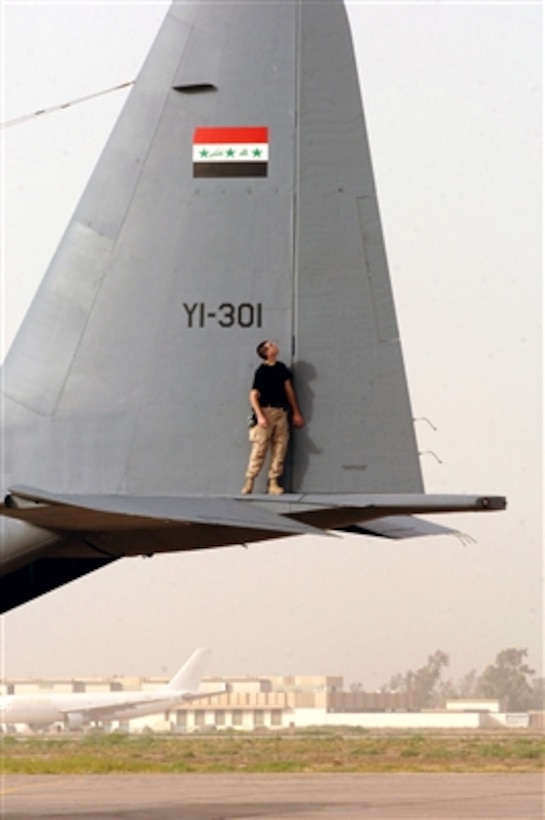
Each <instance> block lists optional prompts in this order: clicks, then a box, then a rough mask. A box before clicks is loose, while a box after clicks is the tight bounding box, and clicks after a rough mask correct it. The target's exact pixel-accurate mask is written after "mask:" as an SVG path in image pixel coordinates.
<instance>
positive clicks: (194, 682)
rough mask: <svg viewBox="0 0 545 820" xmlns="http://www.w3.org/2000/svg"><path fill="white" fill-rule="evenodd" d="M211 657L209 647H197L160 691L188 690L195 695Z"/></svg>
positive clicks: (187, 691)
mask: <svg viewBox="0 0 545 820" xmlns="http://www.w3.org/2000/svg"><path fill="white" fill-rule="evenodd" d="M209 658H210V650H209V649H196V650H195V651H194V652H193V654H192V655H191V657H190V658H188V660H187V661H186V662H185V663H184V665H183V666H182V667H181V668H180V669H179V670H178V671H177V672H176V674H175V675H174V677H173V678H172V679H171V680H170V681H169V682H168V683H167V684H166V685H165V686H162V687H161V689H160V691H161V692H165V693H167V692H168V693H170V694H172V693H174V692H186V693H188V694H193V695H195V694H196V693H197V692H198V690H199V686H200V683H201V680H202V677H203V674H204V670H205V667H206V664H207V663H208V660H209Z"/></svg>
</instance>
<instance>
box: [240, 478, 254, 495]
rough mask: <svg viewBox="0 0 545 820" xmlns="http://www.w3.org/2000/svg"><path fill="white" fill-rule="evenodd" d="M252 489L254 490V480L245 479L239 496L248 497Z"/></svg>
mask: <svg viewBox="0 0 545 820" xmlns="http://www.w3.org/2000/svg"><path fill="white" fill-rule="evenodd" d="M253 489H254V480H253V478H247V479H246V484H245V485H244V487H243V488H242V490H241V491H240V493H241V495H250V493H251V492H252V490H253Z"/></svg>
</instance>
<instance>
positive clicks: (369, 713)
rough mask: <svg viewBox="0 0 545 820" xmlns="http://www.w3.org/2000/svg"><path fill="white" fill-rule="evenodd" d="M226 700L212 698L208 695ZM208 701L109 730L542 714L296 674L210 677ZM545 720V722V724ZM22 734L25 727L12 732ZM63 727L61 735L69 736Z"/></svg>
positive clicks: (486, 724)
mask: <svg viewBox="0 0 545 820" xmlns="http://www.w3.org/2000/svg"><path fill="white" fill-rule="evenodd" d="M165 683H167V679H163V678H121V677H115V678H109V679H97V678H90V679H77V680H73V679H56V680H52V679H48V680H45V679H44V680H11V681H4V682H1V683H0V693H1V694H26V695H31V694H36V695H39V694H40V693H42V694H43V693H45V692H46V691H48V692H49V691H54V692H59V693H60V692H63V693H67V692H89V693H97V692H108V691H116V692H120V691H127V690H132V691H134V690H139V689H141V690H142V691H150V690H152V689H155V688H157V687H159V686H162V685H163V684H165ZM223 688H224V689H225V692H224V693H222V694H214V695H207V694H206V692H207V691H208V692H216V693H217V692H218V690H219V689H223ZM201 690H202V692H203V697H202V698H199V699H198V700H193V701H190V702H187V703H183V704H181V705H180V706H178V707H176V708H175V709H173V710H171V711H169V712H167V713H164V712H163V713H159V714H154V715H147V716H145V717H140V718H135V719H133V720H130V721H126V722H119V721H112V722H111V723H105V724H103V725H104V729H105V730H110V731H111V730H116V729H121V730H123V731H129V732H144V731H152V732H176V733H185V732H188V733H190V732H215V731H225V730H231V731H250V732H252V731H253V732H255V731H269V730H270V731H275V730H284V731H285V730H290V729H300V728H310V727H334V726H345V727H350V728H361V729H397V730H405V729H452V730H456V729H479V728H492V727H498V728H499V727H503V728H505V727H512V728H528V727H535V728H538V727H539V726H540V725H542V715H541V713H535V714H530V715H528V714H526V713H525V714H516V715H515V714H507V713H505V712H504V711H503V709H502V704H501V703H500V701H497V700H478V699H471V700H449V701H447V702H446V703H445V706H444V708H442V709H433V710H425V711H419V710H417V709H416V708H415V705H414V703H413V702H412V698H411V696H410V694H407V693H394V692H376V693H369V692H362V691H345V690H344V681H343V678H342V677H337V676H328V675H293V676H276V675H273V676H271V677H227V678H219V677H214V678H205V679H204V680H203V682H202V684H201ZM540 722H541V723H540ZM4 728H9V729H10V730H12V729H14V730H16V731H20V730H23V729H24V727H23V726H15V727H4ZM63 728H64V727H63V726H62V725H60V724H59V725H56V727H55V729H56V730H62V729H63Z"/></svg>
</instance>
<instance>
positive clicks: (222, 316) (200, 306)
mask: <svg viewBox="0 0 545 820" xmlns="http://www.w3.org/2000/svg"><path fill="white" fill-rule="evenodd" d="M183 306H184V310H185V314H186V320H187V327H188V328H189V329H193V328H200V327H206V326H207V325H208V324H210V323H215V324H218V325H219V326H220V327H261V325H262V322H263V305H262V303H261V302H256V303H255V304H252V303H251V302H241V303H240V304H239V305H234V304H233V303H232V302H222V303H221V305H218V307H217V308H212V307H209V306H208V305H207V304H206V303H205V302H193V304H189V303H188V302H184V303H183Z"/></svg>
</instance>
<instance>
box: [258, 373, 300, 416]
mask: <svg viewBox="0 0 545 820" xmlns="http://www.w3.org/2000/svg"><path fill="white" fill-rule="evenodd" d="M291 379H292V375H291V372H290V371H289V370H288V368H287V367H286V365H285V364H283V363H282V362H275V363H274V364H262V365H260V366H259V367H258V368H257V370H256V371H255V374H254V382H253V384H252V390H259V403H260V405H261V407H283V408H284V409H286V410H288V409H289V404H288V400H287V398H286V389H285V387H284V384H285V382H287V381H291Z"/></svg>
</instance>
